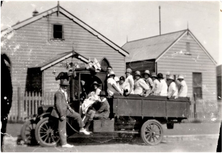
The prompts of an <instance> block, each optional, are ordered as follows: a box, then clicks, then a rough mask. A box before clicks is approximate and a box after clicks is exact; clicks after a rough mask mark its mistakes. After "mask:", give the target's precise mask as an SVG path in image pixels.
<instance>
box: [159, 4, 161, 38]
mask: <svg viewBox="0 0 222 153" xmlns="http://www.w3.org/2000/svg"><path fill="white" fill-rule="evenodd" d="M159 35H161V6H159Z"/></svg>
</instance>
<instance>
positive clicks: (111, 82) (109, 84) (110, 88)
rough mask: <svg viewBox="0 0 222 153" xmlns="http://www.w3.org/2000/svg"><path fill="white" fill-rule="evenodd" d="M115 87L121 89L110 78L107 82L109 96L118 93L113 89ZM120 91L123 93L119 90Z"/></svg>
mask: <svg viewBox="0 0 222 153" xmlns="http://www.w3.org/2000/svg"><path fill="white" fill-rule="evenodd" d="M113 85H115V86H116V87H117V88H119V87H118V86H117V84H116V81H115V80H114V79H113V78H108V80H107V93H108V95H109V96H113V94H114V93H116V92H117V91H116V89H114V88H113ZM119 91H121V90H120V89H119Z"/></svg>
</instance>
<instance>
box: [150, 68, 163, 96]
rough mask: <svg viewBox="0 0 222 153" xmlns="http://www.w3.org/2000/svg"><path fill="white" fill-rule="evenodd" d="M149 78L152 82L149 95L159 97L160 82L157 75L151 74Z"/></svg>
mask: <svg viewBox="0 0 222 153" xmlns="http://www.w3.org/2000/svg"><path fill="white" fill-rule="evenodd" d="M151 78H152V80H153V88H152V91H151V94H152V95H156V96H157V95H160V92H161V86H160V81H159V80H158V79H157V75H156V73H155V72H153V73H152V74H151Z"/></svg>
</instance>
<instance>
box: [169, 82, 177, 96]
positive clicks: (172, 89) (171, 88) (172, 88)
mask: <svg viewBox="0 0 222 153" xmlns="http://www.w3.org/2000/svg"><path fill="white" fill-rule="evenodd" d="M172 94H173V95H172ZM172 96H173V97H177V96H178V89H177V86H176V83H175V82H171V83H170V86H169V88H168V97H172Z"/></svg>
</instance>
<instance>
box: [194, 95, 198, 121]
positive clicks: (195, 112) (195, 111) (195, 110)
mask: <svg viewBox="0 0 222 153" xmlns="http://www.w3.org/2000/svg"><path fill="white" fill-rule="evenodd" d="M196 97H197V94H196V93H194V94H193V98H194V104H193V115H194V119H197V106H196V100H197V99H196Z"/></svg>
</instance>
